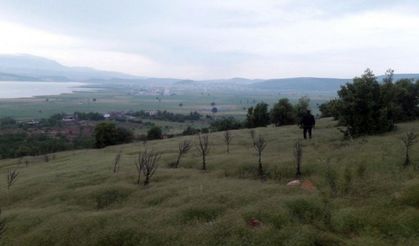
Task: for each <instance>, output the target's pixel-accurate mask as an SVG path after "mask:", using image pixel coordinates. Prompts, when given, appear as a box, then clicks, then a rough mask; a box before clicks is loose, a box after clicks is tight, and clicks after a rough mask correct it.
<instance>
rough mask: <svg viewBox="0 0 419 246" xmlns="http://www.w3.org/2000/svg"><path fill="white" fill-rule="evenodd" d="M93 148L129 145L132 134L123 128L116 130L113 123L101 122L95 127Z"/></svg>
mask: <svg viewBox="0 0 419 246" xmlns="http://www.w3.org/2000/svg"><path fill="white" fill-rule="evenodd" d="M94 135H95V146H96V147H97V148H104V147H106V146H109V145H115V144H122V143H129V142H131V141H132V139H133V134H132V132H130V131H129V130H127V129H125V128H119V127H118V128H117V127H116V125H115V124H114V123H110V122H103V123H100V124H98V125H96V127H95V131H94Z"/></svg>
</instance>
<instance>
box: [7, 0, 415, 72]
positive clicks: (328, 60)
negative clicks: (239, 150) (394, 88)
mask: <svg viewBox="0 0 419 246" xmlns="http://www.w3.org/2000/svg"><path fill="white" fill-rule="evenodd" d="M0 53H8V54H10V53H27V54H32V55H38V56H44V57H47V58H51V59H55V60H57V61H58V62H60V63H63V64H65V65H71V66H89V67H93V68H98V69H105V70H112V71H120V72H126V73H130V74H136V75H143V76H158V77H177V78H193V79H207V78H208V79H209V78H229V77H248V78H282V77H294V76H318V77H320V76H321V77H323V76H327V77H341V78H347V77H348V78H351V77H354V76H355V75H359V74H361V73H362V72H363V71H364V70H365V68H367V67H369V68H371V69H373V70H374V71H375V72H376V74H382V73H384V72H385V70H386V69H387V68H389V67H391V68H393V69H395V70H396V73H409V72H411V73H413V72H419V1H413V0H399V1H394V0H393V1H388V0H341V1H338V0H302V1H298V0H147V1H146V0H0Z"/></svg>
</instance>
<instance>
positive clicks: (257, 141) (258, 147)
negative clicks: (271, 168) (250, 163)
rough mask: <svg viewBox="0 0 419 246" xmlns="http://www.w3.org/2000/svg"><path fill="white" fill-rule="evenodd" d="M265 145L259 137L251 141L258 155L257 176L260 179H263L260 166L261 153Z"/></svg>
mask: <svg viewBox="0 0 419 246" xmlns="http://www.w3.org/2000/svg"><path fill="white" fill-rule="evenodd" d="M266 145H267V143H266V141H265V139H264V138H263V137H262V136H261V135H259V136H258V137H257V138H255V139H253V148H255V150H256V153H257V155H258V175H259V177H261V178H263V177H264V174H265V172H264V170H263V166H262V152H263V150H264V149H265V148H266Z"/></svg>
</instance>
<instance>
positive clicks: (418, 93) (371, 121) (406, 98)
mask: <svg viewBox="0 0 419 246" xmlns="http://www.w3.org/2000/svg"><path fill="white" fill-rule="evenodd" d="M391 76H392V75H389V77H387V78H386V79H385V83H384V84H380V83H379V82H378V80H377V78H376V77H375V75H374V74H373V73H372V71H371V70H369V69H367V70H366V71H365V72H364V74H363V75H362V76H361V77H359V78H358V77H357V78H354V79H353V81H352V83H347V84H346V85H345V86H342V88H341V89H340V90H339V91H338V95H339V98H338V99H334V100H332V101H330V102H328V103H326V104H322V105H321V106H320V110H321V112H322V116H325V117H326V116H333V117H335V118H336V119H338V120H339V123H340V124H341V125H344V126H346V127H347V128H348V132H349V134H350V135H351V136H359V135H365V134H378V133H383V132H387V131H391V130H393V128H394V123H395V122H401V121H406V120H413V119H415V118H417V117H419V106H418V105H419V81H416V83H414V82H413V81H412V80H408V79H402V80H399V81H397V82H396V83H393V82H392V77H391Z"/></svg>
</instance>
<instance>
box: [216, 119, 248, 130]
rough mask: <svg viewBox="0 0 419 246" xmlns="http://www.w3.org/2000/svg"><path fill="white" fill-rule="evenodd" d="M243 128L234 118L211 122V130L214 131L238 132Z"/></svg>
mask: <svg viewBox="0 0 419 246" xmlns="http://www.w3.org/2000/svg"><path fill="white" fill-rule="evenodd" d="M240 128H242V123H241V122H240V121H238V120H236V119H235V118H234V117H223V118H221V119H218V120H215V121H213V122H211V129H212V130H214V131H226V130H236V129H240Z"/></svg>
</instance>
